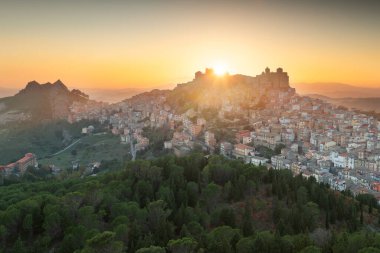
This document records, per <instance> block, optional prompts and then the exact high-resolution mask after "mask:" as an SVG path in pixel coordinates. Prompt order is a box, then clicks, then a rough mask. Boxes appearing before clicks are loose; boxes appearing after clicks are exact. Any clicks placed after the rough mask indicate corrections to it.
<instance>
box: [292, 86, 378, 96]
mask: <svg viewBox="0 0 380 253" xmlns="http://www.w3.org/2000/svg"><path fill="white" fill-rule="evenodd" d="M291 86H292V87H293V88H295V89H296V91H297V93H298V94H301V95H306V94H318V95H323V96H327V97H330V98H347V97H352V98H369V97H380V88H367V87H357V86H353V85H350V84H342V83H295V84H292V85H291Z"/></svg>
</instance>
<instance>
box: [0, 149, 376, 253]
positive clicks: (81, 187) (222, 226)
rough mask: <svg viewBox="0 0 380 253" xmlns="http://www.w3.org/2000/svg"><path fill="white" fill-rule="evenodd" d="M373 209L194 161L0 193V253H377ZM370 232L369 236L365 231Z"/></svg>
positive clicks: (261, 172) (370, 202) (167, 160)
mask: <svg viewBox="0 0 380 253" xmlns="http://www.w3.org/2000/svg"><path fill="white" fill-rule="evenodd" d="M378 217H379V207H378V206H377V204H376V202H375V201H374V199H373V197H371V196H369V195H362V196H358V197H357V198H355V199H354V198H353V197H351V196H350V195H349V193H346V194H342V193H338V192H335V191H332V190H330V189H329V188H327V186H325V185H320V184H318V183H316V181H315V180H314V179H313V178H310V179H308V180H306V179H304V178H303V177H302V176H297V177H292V175H291V174H290V172H289V171H288V170H281V171H274V170H269V171H268V170H267V169H266V168H264V167H255V166H253V165H247V164H243V163H242V162H240V161H237V160H226V159H224V158H222V157H219V156H211V157H210V158H208V159H206V158H205V157H204V156H203V155H202V154H192V155H191V156H187V157H183V158H175V157H173V156H165V157H161V158H158V159H155V160H152V161H136V162H130V163H128V164H127V165H126V166H125V168H123V169H122V170H120V171H118V172H109V173H106V174H103V175H98V176H96V177H90V178H86V179H71V180H65V181H46V182H35V183H20V184H13V185H10V186H3V187H1V188H0V245H1V246H0V248H1V249H0V252H18V253H20V252H59V253H65V252H67V253H69V252H77V253H85V252H86V253H87V252H102V253H104V252H113V253H118V252H137V253H144V252H145V253H147V252H148V253H149V252H158V253H161V252H162V253H164V252H173V253H177V252H178V253H179V252H215V253H223V252H226V253H227V252H228V253H229V252H239V253H246V252H247V253H248V252H273V253H275V252H286V253H288V252H289V253H292V252H326V253H327V252H334V253H335V252H342V253H343V252H348V253H350V252H352V253H353V252H360V253H364V252H379V251H380V234H379V233H376V232H373V231H376V229H378V222H379V220H378ZM371 231H372V232H371Z"/></svg>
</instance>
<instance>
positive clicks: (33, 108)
mask: <svg viewBox="0 0 380 253" xmlns="http://www.w3.org/2000/svg"><path fill="white" fill-rule="evenodd" d="M88 99H89V96H88V95H86V94H85V93H83V92H81V91H80V90H76V89H73V90H71V91H70V90H69V89H68V88H67V86H66V85H65V84H64V83H63V82H62V81H60V80H57V81H56V82H54V83H44V84H40V83H38V82H36V81H31V82H29V83H28V84H27V85H26V86H25V88H24V89H22V90H20V91H19V92H18V93H17V94H16V95H14V96H11V97H5V98H2V99H0V122H1V123H2V124H5V123H9V122H13V121H22V120H26V119H28V120H33V121H39V120H53V119H64V118H67V116H68V114H69V107H70V105H71V104H72V103H73V102H86V101H87V100H88Z"/></svg>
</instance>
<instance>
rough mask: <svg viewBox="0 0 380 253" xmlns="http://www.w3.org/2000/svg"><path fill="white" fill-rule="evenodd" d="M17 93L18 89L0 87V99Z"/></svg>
mask: <svg viewBox="0 0 380 253" xmlns="http://www.w3.org/2000/svg"><path fill="white" fill-rule="evenodd" d="M16 93H17V90H16V89H10V88H4V87H0V98H3V97H9V96H13V95H14V94H16Z"/></svg>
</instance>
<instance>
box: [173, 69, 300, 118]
mask: <svg viewBox="0 0 380 253" xmlns="http://www.w3.org/2000/svg"><path fill="white" fill-rule="evenodd" d="M279 91H283V92H288V91H289V92H293V89H291V88H290V86H289V77H288V74H287V73H286V72H283V70H282V68H278V69H277V70H276V71H275V72H271V71H270V69H269V68H266V69H265V72H262V73H261V74H260V75H257V76H255V77H253V76H245V75H241V74H236V75H228V74H226V75H224V76H218V75H216V74H215V73H214V71H213V70H212V69H206V70H205V72H204V73H202V72H200V71H198V72H196V73H195V76H194V79H193V80H192V81H190V82H187V83H182V84H178V85H177V87H176V88H174V89H173V91H172V92H171V93H170V94H169V95H168V99H167V101H168V104H169V105H170V106H171V107H172V108H176V110H177V111H178V112H180V113H183V112H185V111H187V110H188V109H190V108H193V109H195V108H198V109H209V108H214V109H215V108H221V106H222V105H228V104H230V105H236V106H244V107H251V108H252V107H254V106H257V105H258V104H262V103H264V102H263V101H265V100H268V98H269V97H270V96H271V95H273V94H274V93H276V92H279Z"/></svg>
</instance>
